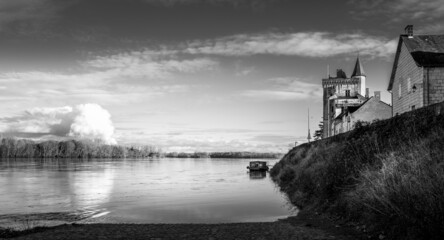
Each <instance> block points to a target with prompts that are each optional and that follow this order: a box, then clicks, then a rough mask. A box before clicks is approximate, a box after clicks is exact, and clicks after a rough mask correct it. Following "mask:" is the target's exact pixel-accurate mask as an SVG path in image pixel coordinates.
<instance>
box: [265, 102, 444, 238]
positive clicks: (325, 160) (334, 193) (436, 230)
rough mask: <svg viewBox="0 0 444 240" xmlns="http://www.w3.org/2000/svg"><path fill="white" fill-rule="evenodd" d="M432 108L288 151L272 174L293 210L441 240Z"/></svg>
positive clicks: (443, 218)
mask: <svg viewBox="0 0 444 240" xmlns="http://www.w3.org/2000/svg"><path fill="white" fill-rule="evenodd" d="M436 110H437V109H436V106H435V107H431V108H423V109H418V110H416V111H414V112H410V113H406V114H403V115H400V116H396V117H394V118H392V119H388V120H384V121H379V122H376V123H373V124H372V125H370V126H363V127H359V128H357V129H355V130H354V131H352V132H349V133H346V134H341V135H339V136H335V137H332V138H329V139H325V140H322V141H317V142H314V143H311V144H304V145H301V146H298V147H296V148H294V149H292V150H291V151H290V152H288V153H287V154H286V155H285V156H284V157H283V158H282V160H281V161H280V162H279V163H278V164H276V165H275V167H273V169H272V170H271V175H272V177H273V179H274V180H275V182H277V184H278V185H279V186H280V188H281V190H282V191H284V192H285V193H286V194H287V195H288V197H289V199H290V200H291V201H292V202H293V204H295V205H297V206H299V207H301V208H304V207H311V208H316V209H317V210H321V211H327V212H330V213H334V214H338V215H341V216H343V217H345V218H348V219H350V220H358V221H362V222H364V223H367V224H368V225H371V226H372V228H373V229H375V230H377V231H385V233H384V234H388V235H389V236H391V237H395V236H398V237H399V238H401V239H405V238H406V237H409V238H411V239H418V238H420V237H421V238H424V239H430V238H437V239H439V238H440V237H443V236H444V115H443V114H438V112H437V111H436Z"/></svg>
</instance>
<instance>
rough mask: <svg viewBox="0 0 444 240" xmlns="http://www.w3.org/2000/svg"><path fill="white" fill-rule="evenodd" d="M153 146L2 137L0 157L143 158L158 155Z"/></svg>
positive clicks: (156, 149) (159, 153) (157, 149)
mask: <svg viewBox="0 0 444 240" xmlns="http://www.w3.org/2000/svg"><path fill="white" fill-rule="evenodd" d="M159 156H161V150H160V149H159V148H157V147H154V146H142V147H128V146H119V145H106V144H100V143H95V142H93V141H87V140H82V141H78V140H68V141H60V142H59V141H44V142H35V141H32V140H27V139H17V138H2V139H1V141H0V158H144V157H159Z"/></svg>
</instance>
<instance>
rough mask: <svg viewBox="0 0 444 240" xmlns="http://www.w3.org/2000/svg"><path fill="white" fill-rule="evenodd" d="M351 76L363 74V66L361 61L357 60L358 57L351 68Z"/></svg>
mask: <svg viewBox="0 0 444 240" xmlns="http://www.w3.org/2000/svg"><path fill="white" fill-rule="evenodd" d="M351 76H352V77H355V76H365V72H364V68H362V65H361V61H359V57H357V58H356V64H355V68H354V69H353V73H352V75H351Z"/></svg>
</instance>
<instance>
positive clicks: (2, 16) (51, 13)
mask: <svg viewBox="0 0 444 240" xmlns="http://www.w3.org/2000/svg"><path fill="white" fill-rule="evenodd" d="M74 2H76V1H56V0H14V1H7V0H5V1H0V31H5V30H7V29H8V28H9V27H10V25H13V28H14V32H16V33H19V34H24V35H28V34H33V33H37V32H40V33H39V35H41V36H44V35H48V34H51V35H54V34H56V33H54V32H50V31H46V30H47V26H48V25H51V24H52V23H54V22H55V20H56V19H57V18H58V17H59V13H60V11H61V10H63V9H65V8H66V7H68V6H70V5H71V4H73V3H74Z"/></svg>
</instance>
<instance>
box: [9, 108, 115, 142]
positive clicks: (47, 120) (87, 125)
mask: <svg viewBox="0 0 444 240" xmlns="http://www.w3.org/2000/svg"><path fill="white" fill-rule="evenodd" d="M0 123H2V125H0V130H1V131H2V132H6V133H8V135H10V136H21V137H23V136H26V135H27V136H28V137H33V136H38V137H39V138H42V137H45V136H55V137H71V138H76V139H90V140H93V141H100V142H103V143H106V144H116V143H117V142H116V140H115V139H114V137H113V135H114V126H113V123H112V121H111V115H110V113H109V112H108V111H107V110H106V109H104V108H102V107H101V106H99V105H97V104H80V105H77V106H75V107H71V106H65V107H56V108H33V109H31V110H27V111H25V112H24V113H22V114H20V115H18V116H15V117H6V118H1V119H0Z"/></svg>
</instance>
